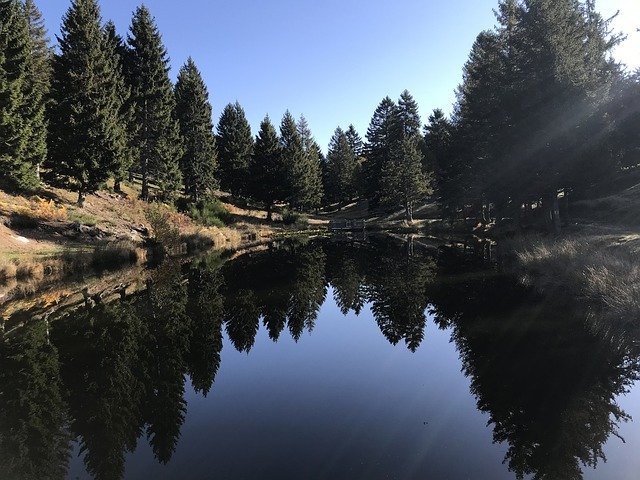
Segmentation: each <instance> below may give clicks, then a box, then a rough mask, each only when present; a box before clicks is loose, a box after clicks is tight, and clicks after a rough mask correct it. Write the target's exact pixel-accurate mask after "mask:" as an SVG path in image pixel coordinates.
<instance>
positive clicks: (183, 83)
mask: <svg viewBox="0 0 640 480" xmlns="http://www.w3.org/2000/svg"><path fill="white" fill-rule="evenodd" d="M176 103H177V105H176V112H177V117H178V122H179V124H180V133H181V134H182V139H183V142H184V154H183V156H182V161H181V162H180V166H181V168H182V178H183V179H184V186H185V191H186V193H187V195H189V197H191V200H192V201H193V202H198V201H199V200H200V199H201V198H202V197H203V196H204V195H206V193H207V191H210V190H212V189H213V188H215V187H216V186H217V182H216V179H215V176H214V174H215V170H216V167H217V152H216V139H215V136H214V133H213V121H212V118H211V115H212V107H211V103H209V92H208V91H207V87H206V85H205V83H204V80H203V79H202V75H201V74H200V71H199V70H198V67H197V66H196V64H195V62H194V61H193V59H192V58H191V57H189V59H188V60H187V63H186V64H185V65H184V66H183V67H182V68H181V69H180V73H179V74H178V81H177V83H176Z"/></svg>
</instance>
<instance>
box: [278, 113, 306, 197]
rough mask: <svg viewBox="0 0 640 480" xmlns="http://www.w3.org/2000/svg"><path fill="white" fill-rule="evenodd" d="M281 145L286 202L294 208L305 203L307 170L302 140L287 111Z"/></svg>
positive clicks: (281, 132) (283, 119) (282, 123)
mask: <svg viewBox="0 0 640 480" xmlns="http://www.w3.org/2000/svg"><path fill="white" fill-rule="evenodd" d="M280 144H281V146H282V158H283V164H284V170H285V176H284V181H285V185H286V191H287V195H286V197H287V198H286V200H287V202H288V203H289V205H291V206H292V207H294V208H301V207H302V206H303V204H304V203H305V194H306V192H305V190H306V181H307V176H306V175H307V173H308V171H307V169H306V168H305V163H306V161H305V152H304V145H303V144H302V138H300V133H299V132H298V126H297V125H296V121H295V119H294V118H293V115H291V113H290V112H289V111H288V110H287V111H286V112H285V114H284V116H283V117H282V122H281V123H280Z"/></svg>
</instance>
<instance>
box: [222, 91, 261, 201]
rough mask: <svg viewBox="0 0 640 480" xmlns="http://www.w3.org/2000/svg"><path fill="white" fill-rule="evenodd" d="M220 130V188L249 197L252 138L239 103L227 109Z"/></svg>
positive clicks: (223, 112)
mask: <svg viewBox="0 0 640 480" xmlns="http://www.w3.org/2000/svg"><path fill="white" fill-rule="evenodd" d="M217 130H218V135H217V143H218V161H219V164H220V187H221V188H222V190H224V191H227V192H230V193H232V194H234V195H240V196H243V195H247V193H248V190H249V185H250V182H249V164H250V162H251V156H252V154H253V137H252V134H251V126H250V125H249V121H248V120H247V117H246V115H245V112H244V109H243V108H242V106H240V103H239V102H235V103H233V104H231V103H230V104H229V105H227V106H226V107H225V108H224V110H223V111H222V115H221V116H220V121H219V122H218V128H217Z"/></svg>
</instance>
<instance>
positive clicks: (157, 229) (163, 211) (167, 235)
mask: <svg viewBox="0 0 640 480" xmlns="http://www.w3.org/2000/svg"><path fill="white" fill-rule="evenodd" d="M145 216H146V217H147V221H148V222H149V224H150V225H151V230H152V232H153V241H154V242H155V243H156V245H158V246H161V247H163V248H164V249H166V250H171V249H172V248H175V247H176V246H178V245H180V231H179V230H178V229H177V228H176V227H175V226H174V224H173V222H172V220H171V215H170V212H169V210H168V209H167V207H166V206H163V205H160V204H153V205H150V206H149V207H148V208H147V210H146V211H145Z"/></svg>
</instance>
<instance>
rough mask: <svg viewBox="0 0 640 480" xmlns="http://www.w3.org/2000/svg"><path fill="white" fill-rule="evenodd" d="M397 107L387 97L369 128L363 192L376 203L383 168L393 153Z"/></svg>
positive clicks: (374, 115) (377, 109) (379, 106)
mask: <svg viewBox="0 0 640 480" xmlns="http://www.w3.org/2000/svg"><path fill="white" fill-rule="evenodd" d="M395 109H396V104H395V102H394V101H393V100H391V98H389V97H385V98H384V99H383V100H382V101H381V102H380V104H379V105H378V107H377V108H376V110H375V112H374V114H373V117H372V119H371V123H370V124H369V128H368V130H367V144H366V147H365V156H366V160H365V162H364V164H363V167H362V168H363V175H362V182H363V185H362V186H361V192H362V194H363V195H365V197H366V198H368V199H369V200H370V201H372V203H374V204H375V203H378V202H379V200H380V193H381V190H382V189H381V183H380V179H381V176H382V168H383V166H384V164H385V162H386V161H388V159H389V157H390V155H391V143H392V122H393V115H394V113H395Z"/></svg>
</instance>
